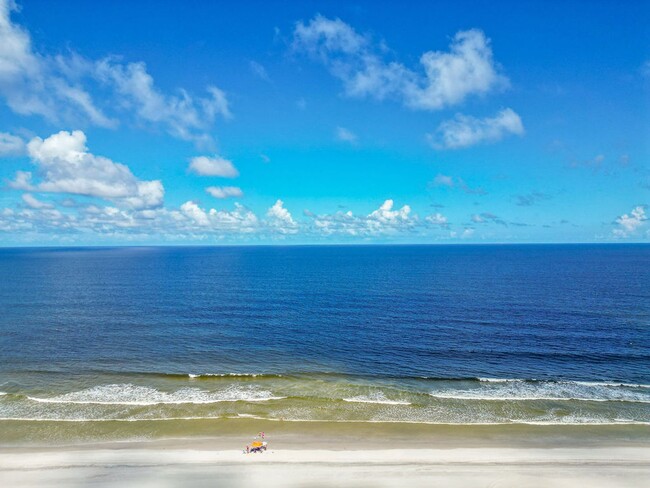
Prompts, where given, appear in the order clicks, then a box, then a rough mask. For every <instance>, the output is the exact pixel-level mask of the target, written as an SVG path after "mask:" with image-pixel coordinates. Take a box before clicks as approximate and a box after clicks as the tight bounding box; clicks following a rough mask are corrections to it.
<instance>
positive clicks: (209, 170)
mask: <svg viewBox="0 0 650 488" xmlns="http://www.w3.org/2000/svg"><path fill="white" fill-rule="evenodd" d="M189 169H190V171H192V172H194V173H196V174H197V175H200V176H220V177H222V178H236V177H237V176H239V171H237V168H235V166H234V165H233V164H232V161H230V160H228V159H225V158H222V157H220V156H214V157H207V156H197V157H195V158H192V160H191V161H190V167H189Z"/></svg>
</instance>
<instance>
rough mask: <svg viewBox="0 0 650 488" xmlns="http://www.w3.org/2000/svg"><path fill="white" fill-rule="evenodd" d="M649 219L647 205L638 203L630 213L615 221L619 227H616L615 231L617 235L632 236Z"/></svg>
mask: <svg viewBox="0 0 650 488" xmlns="http://www.w3.org/2000/svg"><path fill="white" fill-rule="evenodd" d="M647 220H648V218H647V217H646V214H645V207H644V206H642V205H638V206H636V207H634V208H633V209H632V211H631V212H630V213H629V214H623V215H621V216H620V217H618V218H617V219H616V220H615V221H614V222H615V224H617V225H618V228H616V229H614V230H613V233H614V235H615V236H616V237H630V236H632V235H634V234H635V233H636V231H637V230H639V228H641V227H642V226H644V225H645V223H646V221H647Z"/></svg>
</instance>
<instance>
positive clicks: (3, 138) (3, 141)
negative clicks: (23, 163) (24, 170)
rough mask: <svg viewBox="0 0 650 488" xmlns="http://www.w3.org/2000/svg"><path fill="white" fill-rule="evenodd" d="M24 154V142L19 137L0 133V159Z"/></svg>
mask: <svg viewBox="0 0 650 488" xmlns="http://www.w3.org/2000/svg"><path fill="white" fill-rule="evenodd" d="M24 153H25V141H23V140H22V139H21V138H20V137H18V136H14V135H13V134H8V133H6V132H0V157H4V156H21V155H23V154H24Z"/></svg>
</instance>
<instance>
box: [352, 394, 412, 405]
mask: <svg viewBox="0 0 650 488" xmlns="http://www.w3.org/2000/svg"><path fill="white" fill-rule="evenodd" d="M343 401H344V402H350V403H378V404H383V405H411V402H406V401H402V400H390V399H389V398H387V397H386V395H384V394H383V393H381V392H379V393H374V394H372V395H358V396H355V397H351V398H343Z"/></svg>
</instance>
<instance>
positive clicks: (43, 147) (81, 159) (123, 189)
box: [11, 130, 165, 208]
mask: <svg viewBox="0 0 650 488" xmlns="http://www.w3.org/2000/svg"><path fill="white" fill-rule="evenodd" d="M27 150H28V153H29V156H30V158H31V160H32V162H33V163H34V164H35V165H36V166H37V168H38V174H39V176H40V179H41V181H40V182H39V183H36V184H35V183H32V174H31V173H30V172H26V171H19V172H17V173H16V178H15V180H14V181H13V182H12V184H11V186H12V187H13V188H16V189H23V190H31V191H40V192H51V193H71V194H77V195H87V196H92V197H98V198H103V199H106V200H111V201H113V202H116V203H118V204H120V205H123V206H127V207H132V208H152V207H158V206H160V205H162V202H163V197H164V194H165V191H164V188H163V186H162V183H161V182H160V181H159V180H154V181H141V180H138V179H137V178H136V177H135V176H134V175H133V173H131V170H129V168H128V167H127V166H125V165H123V164H120V163H115V162H113V161H111V160H110V159H108V158H105V157H102V156H95V155H93V154H91V153H90V152H88V149H87V147H86V135H85V134H84V133H83V132H82V131H79V130H77V131H73V132H67V131H61V132H59V133H57V134H53V135H51V136H50V137H48V138H47V139H41V138H40V137H35V138H34V139H32V140H31V141H30V142H29V144H28V145H27Z"/></svg>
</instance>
